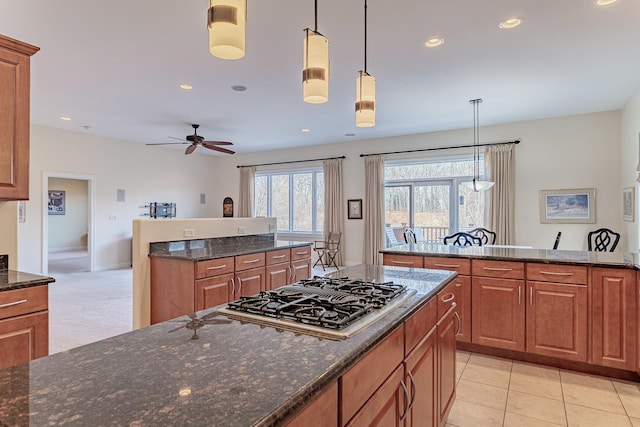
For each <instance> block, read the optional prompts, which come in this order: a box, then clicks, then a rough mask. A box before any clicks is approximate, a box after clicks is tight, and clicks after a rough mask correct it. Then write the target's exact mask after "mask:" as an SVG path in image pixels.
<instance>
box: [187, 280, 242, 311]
mask: <svg viewBox="0 0 640 427" xmlns="http://www.w3.org/2000/svg"><path fill="white" fill-rule="evenodd" d="M234 285H235V282H234V279H233V274H223V275H221V276H214V277H211V278H209V279H200V280H196V311H199V310H204V309H207V308H211V307H215V306H217V305H220V304H224V303H226V302H228V301H229V298H232V296H233V295H232V294H233V289H234Z"/></svg>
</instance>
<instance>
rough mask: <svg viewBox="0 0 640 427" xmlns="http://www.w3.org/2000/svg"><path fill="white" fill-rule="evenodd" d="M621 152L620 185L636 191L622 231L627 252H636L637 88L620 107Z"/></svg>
mask: <svg viewBox="0 0 640 427" xmlns="http://www.w3.org/2000/svg"><path fill="white" fill-rule="evenodd" d="M621 145H622V153H621V167H620V171H621V172H620V173H621V181H622V182H621V187H622V188H625V187H634V188H635V191H636V206H635V220H634V221H633V222H629V221H624V232H625V234H626V235H627V236H628V239H629V244H628V251H629V252H634V253H636V252H638V250H639V249H640V245H639V241H640V239H639V238H638V232H639V230H638V223H639V222H638V213H639V211H638V207H639V206H640V204H639V203H638V199H640V197H638V196H639V194H638V189H639V187H638V183H637V182H636V177H637V176H638V173H640V172H638V171H636V166H637V165H638V162H639V156H640V154H639V152H640V90H638V91H637V92H636V93H635V94H633V96H631V98H630V99H629V101H628V102H627V104H626V105H625V106H624V108H623V109H622V144H621Z"/></svg>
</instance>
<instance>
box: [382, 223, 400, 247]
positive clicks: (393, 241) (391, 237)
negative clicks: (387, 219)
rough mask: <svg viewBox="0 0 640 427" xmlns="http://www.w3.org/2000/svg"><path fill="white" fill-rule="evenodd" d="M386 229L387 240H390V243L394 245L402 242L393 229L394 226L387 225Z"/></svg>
mask: <svg viewBox="0 0 640 427" xmlns="http://www.w3.org/2000/svg"><path fill="white" fill-rule="evenodd" d="M385 230H386V232H387V241H388V242H389V244H390V245H391V246H393V245H399V244H400V242H399V241H398V239H397V238H396V233H395V232H394V231H393V228H391V227H385Z"/></svg>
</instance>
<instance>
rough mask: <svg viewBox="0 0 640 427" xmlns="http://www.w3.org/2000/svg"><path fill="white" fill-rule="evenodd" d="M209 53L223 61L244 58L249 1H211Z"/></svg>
mask: <svg viewBox="0 0 640 427" xmlns="http://www.w3.org/2000/svg"><path fill="white" fill-rule="evenodd" d="M207 22H208V27H209V52H211V54H212V55H213V56H216V57H218V58H222V59H240V58H242V57H243V56H244V51H245V49H244V44H245V29H246V26H247V0H209V16H208V20H207Z"/></svg>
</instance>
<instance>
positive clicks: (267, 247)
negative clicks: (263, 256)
mask: <svg viewBox="0 0 640 427" xmlns="http://www.w3.org/2000/svg"><path fill="white" fill-rule="evenodd" d="M311 245H312V243H309V242H293V241H292V242H286V241H280V240H275V241H274V240H270V241H269V240H266V239H264V240H256V241H251V240H248V239H244V240H239V239H238V242H237V243H235V244H234V242H225V244H223V245H216V244H209V242H208V241H207V240H186V241H179V242H166V243H164V244H161V245H160V244H152V248H151V250H150V251H149V256H150V257H157V258H173V259H184V260H190V261H205V260H208V259H215V258H225V257H229V256H236V255H246V254H252V253H256V252H269V251H276V250H278V249H287V248H301V247H305V246H311Z"/></svg>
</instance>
